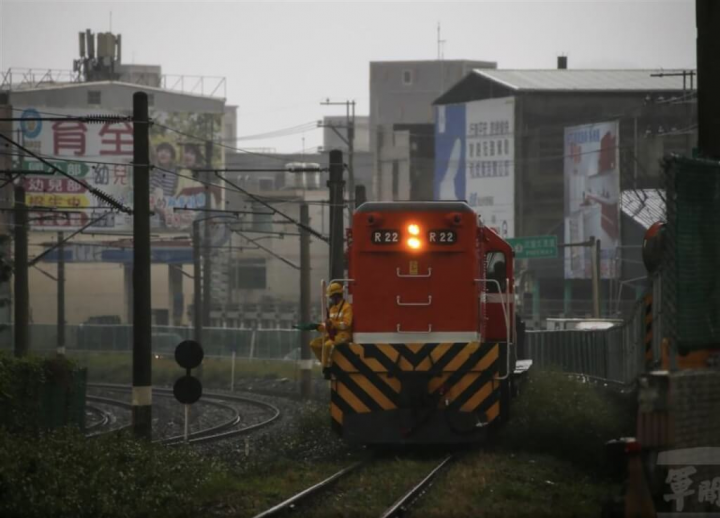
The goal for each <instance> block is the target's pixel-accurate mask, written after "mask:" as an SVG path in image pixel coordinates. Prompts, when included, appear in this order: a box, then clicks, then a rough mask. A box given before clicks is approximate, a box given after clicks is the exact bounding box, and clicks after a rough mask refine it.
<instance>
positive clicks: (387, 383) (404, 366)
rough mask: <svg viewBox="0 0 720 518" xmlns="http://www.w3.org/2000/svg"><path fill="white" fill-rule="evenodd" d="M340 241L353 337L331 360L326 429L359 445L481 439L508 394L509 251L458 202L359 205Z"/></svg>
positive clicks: (512, 350)
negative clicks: (329, 419)
mask: <svg viewBox="0 0 720 518" xmlns="http://www.w3.org/2000/svg"><path fill="white" fill-rule="evenodd" d="M347 237H348V250H347V252H348V272H349V278H348V279H343V280H342V282H344V283H345V285H346V287H347V290H348V293H349V299H350V301H351V302H352V305H353V313H354V322H353V339H352V342H351V343H343V344H339V345H336V346H335V347H334V348H333V350H332V352H331V357H330V361H331V367H330V377H331V403H330V413H331V417H332V424H333V428H334V429H335V430H336V431H337V432H338V433H339V434H340V435H341V436H342V437H343V438H344V439H346V440H347V441H348V442H351V443H359V444H398V443H453V442H472V441H476V440H478V439H480V438H481V437H482V436H483V432H484V431H485V430H486V428H487V427H488V425H490V424H492V423H494V422H496V421H498V420H499V421H502V420H504V419H506V418H507V416H508V412H509V408H510V399H511V395H512V393H513V383H514V375H515V374H516V358H517V353H516V349H517V340H516V336H517V333H516V326H515V305H514V300H513V298H514V294H513V292H514V283H513V252H512V248H511V247H510V245H509V244H508V243H507V242H506V241H504V240H503V239H501V238H500V237H499V236H498V235H497V234H496V233H495V232H493V231H492V230H491V229H490V228H488V227H485V226H483V225H482V223H481V222H480V220H479V218H478V216H477V214H476V213H475V212H474V211H473V210H472V209H471V208H470V207H469V206H468V205H467V204H466V203H464V202H455V201H437V202H368V203H364V204H363V205H361V206H360V207H359V208H358V209H357V210H356V211H355V213H354V216H353V221H352V228H351V229H349V230H348V231H347ZM335 280H340V279H335Z"/></svg>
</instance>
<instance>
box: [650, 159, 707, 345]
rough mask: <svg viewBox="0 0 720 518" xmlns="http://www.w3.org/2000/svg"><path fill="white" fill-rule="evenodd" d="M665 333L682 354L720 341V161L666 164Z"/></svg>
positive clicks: (688, 160)
mask: <svg viewBox="0 0 720 518" xmlns="http://www.w3.org/2000/svg"><path fill="white" fill-rule="evenodd" d="M664 166H665V181H666V188H667V232H666V236H665V237H666V239H665V253H664V254H663V263H662V276H663V299H662V300H663V302H662V314H663V332H664V333H663V335H664V336H666V337H668V338H670V340H671V342H672V344H673V345H674V346H676V347H677V350H679V351H683V350H694V349H701V348H704V347H707V346H708V345H711V344H717V343H720V275H718V273H717V269H718V263H720V211H718V200H719V199H720V162H717V161H711V160H699V159H688V158H681V157H671V158H668V159H666V160H665V163H664Z"/></svg>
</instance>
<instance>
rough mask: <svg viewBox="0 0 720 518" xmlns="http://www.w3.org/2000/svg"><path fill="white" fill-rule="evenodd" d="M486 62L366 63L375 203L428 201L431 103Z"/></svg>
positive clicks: (431, 163)
mask: <svg viewBox="0 0 720 518" xmlns="http://www.w3.org/2000/svg"><path fill="white" fill-rule="evenodd" d="M496 66H497V65H496V63H494V62H490V61H472V60H428V61H375V62H371V63H370V150H371V154H372V160H373V178H372V190H371V189H368V196H369V197H370V196H372V197H373V199H375V200H378V201H391V200H411V199H412V200H423V199H424V200H429V199H432V195H433V193H432V189H431V187H430V186H431V184H432V177H433V167H434V151H435V147H434V144H433V138H434V113H433V104H432V103H433V102H434V101H435V99H437V98H438V97H440V95H442V94H443V93H444V92H445V90H447V88H449V87H450V86H452V85H453V84H455V83H456V82H458V81H459V80H460V79H462V78H463V77H464V76H465V75H466V74H467V73H468V72H470V71H471V70H474V69H484V68H491V69H492V68H496Z"/></svg>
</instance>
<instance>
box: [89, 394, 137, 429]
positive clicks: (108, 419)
mask: <svg viewBox="0 0 720 518" xmlns="http://www.w3.org/2000/svg"><path fill="white" fill-rule="evenodd" d="M85 399H86V400H87V401H89V402H91V403H96V404H101V405H105V406H111V407H117V408H122V409H123V410H127V411H132V405H131V404H130V403H128V402H126V401H121V400H119V399H113V398H107V397H101V396H86V397H85ZM91 408H95V409H97V410H98V411H99V412H101V413H102V414H103V421H102V423H99V424H96V425H93V426H91V427H89V428H88V429H87V430H86V432H89V431H90V430H95V429H99V428H104V427H106V426H109V425H112V424H114V423H115V422H117V417H116V416H115V415H114V414H112V413H110V412H107V411H105V410H102V409H100V408H97V407H95V406H92V407H91ZM129 427H130V424H129V423H128V424H125V425H123V426H120V427H118V428H111V429H109V430H101V431H96V432H94V433H86V434H85V436H86V437H99V436H101V435H105V434H108V433H117V432H120V431H122V430H126V429H127V428H129Z"/></svg>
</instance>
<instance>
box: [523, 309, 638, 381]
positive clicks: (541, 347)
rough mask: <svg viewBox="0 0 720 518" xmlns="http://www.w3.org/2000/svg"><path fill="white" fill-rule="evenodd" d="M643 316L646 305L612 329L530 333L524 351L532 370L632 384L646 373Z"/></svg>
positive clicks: (635, 310) (528, 332)
mask: <svg viewBox="0 0 720 518" xmlns="http://www.w3.org/2000/svg"><path fill="white" fill-rule="evenodd" d="M644 315H645V309H644V306H643V304H642V303H638V304H637V305H636V306H635V309H634V311H633V312H632V316H631V317H630V319H629V320H627V321H626V322H625V323H624V324H623V325H620V326H615V327H611V328H610V329H603V330H583V331H577V330H571V331H527V332H526V335H525V351H526V353H527V356H528V358H530V359H532V360H533V368H540V369H543V368H547V369H550V368H558V369H562V370H563V371H566V372H574V373H578V374H586V375H588V376H593V377H597V378H602V379H605V380H608V381H614V382H618V383H626V384H627V383H631V382H632V381H634V380H635V378H636V377H637V375H638V374H640V373H641V372H643V370H644V361H645V360H644V355H645V345H644V340H645V323H644V318H643V317H644Z"/></svg>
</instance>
